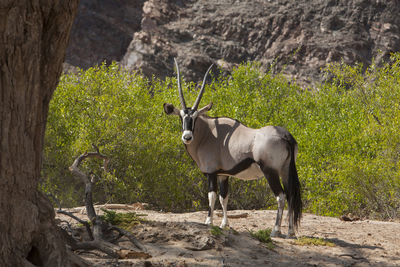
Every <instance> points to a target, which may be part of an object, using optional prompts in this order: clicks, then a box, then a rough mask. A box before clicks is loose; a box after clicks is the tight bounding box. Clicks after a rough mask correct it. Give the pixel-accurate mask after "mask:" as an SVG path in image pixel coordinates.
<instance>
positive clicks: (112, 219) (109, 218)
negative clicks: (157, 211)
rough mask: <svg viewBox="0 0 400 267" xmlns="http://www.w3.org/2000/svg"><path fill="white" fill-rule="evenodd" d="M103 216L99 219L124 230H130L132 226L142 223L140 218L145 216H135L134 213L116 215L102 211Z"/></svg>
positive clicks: (115, 213) (109, 211)
mask: <svg viewBox="0 0 400 267" xmlns="http://www.w3.org/2000/svg"><path fill="white" fill-rule="evenodd" d="M102 211H103V212H104V215H101V216H100V217H101V218H102V219H103V220H104V221H106V222H108V223H110V224H112V225H115V226H118V227H121V228H123V229H125V230H130V228H132V227H133V226H135V225H137V224H140V222H142V221H144V219H143V218H140V217H141V216H145V215H142V214H137V213H136V212H128V213H117V212H116V211H113V210H106V209H102Z"/></svg>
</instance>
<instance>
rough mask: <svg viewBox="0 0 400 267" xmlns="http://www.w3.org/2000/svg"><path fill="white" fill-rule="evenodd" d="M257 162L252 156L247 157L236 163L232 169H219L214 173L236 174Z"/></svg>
mask: <svg viewBox="0 0 400 267" xmlns="http://www.w3.org/2000/svg"><path fill="white" fill-rule="evenodd" d="M253 163H255V161H254V159H252V158H246V159H244V160H242V161H241V162H239V163H238V164H237V165H235V166H234V167H233V168H232V169H230V170H218V171H216V172H214V173H213V174H228V175H231V176H234V175H235V174H238V173H241V172H242V171H244V170H246V169H248V168H249V167H250V166H251V164H253Z"/></svg>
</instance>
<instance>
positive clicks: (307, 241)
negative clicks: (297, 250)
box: [293, 236, 336, 247]
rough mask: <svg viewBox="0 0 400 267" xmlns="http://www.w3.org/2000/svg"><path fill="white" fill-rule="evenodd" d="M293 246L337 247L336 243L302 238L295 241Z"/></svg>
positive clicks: (321, 239) (313, 238)
mask: <svg viewBox="0 0 400 267" xmlns="http://www.w3.org/2000/svg"><path fill="white" fill-rule="evenodd" d="M293 244H295V245H299V246H326V247H335V246H336V245H335V243H333V242H331V241H328V240H326V239H324V238H319V237H308V236H302V237H299V238H298V239H296V240H294V241H293Z"/></svg>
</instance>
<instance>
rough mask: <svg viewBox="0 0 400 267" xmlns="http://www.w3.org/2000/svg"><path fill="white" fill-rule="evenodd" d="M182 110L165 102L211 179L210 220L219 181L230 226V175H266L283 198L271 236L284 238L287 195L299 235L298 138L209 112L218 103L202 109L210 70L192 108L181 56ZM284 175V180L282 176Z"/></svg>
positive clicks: (188, 147) (208, 221) (291, 221)
mask: <svg viewBox="0 0 400 267" xmlns="http://www.w3.org/2000/svg"><path fill="white" fill-rule="evenodd" d="M175 65H176V72H177V80H178V90H179V98H180V102H181V105H182V107H181V109H178V108H176V107H174V105H172V104H168V103H164V111H165V113H166V114H168V115H177V116H179V117H180V119H181V122H182V142H183V143H184V145H185V147H186V150H187V152H188V153H189V155H190V156H191V157H192V159H193V160H194V161H195V162H196V164H197V166H198V167H199V169H200V170H201V172H203V173H204V175H205V176H206V177H207V178H208V188H209V189H208V191H209V192H208V200H209V211H208V216H207V219H206V221H205V223H206V224H212V223H213V211H214V204H215V200H216V198H217V181H218V184H219V187H220V189H219V201H220V203H221V206H222V210H223V218H222V223H221V226H220V227H221V228H223V227H225V226H227V225H228V216H227V204H228V178H229V177H230V176H233V177H237V178H239V179H243V180H253V179H259V178H261V177H266V178H267V180H268V183H269V186H270V187H271V189H272V192H273V193H274V194H275V196H276V198H277V202H278V212H277V216H276V222H275V226H274V229H273V230H272V233H271V236H273V237H283V235H282V234H281V222H282V214H283V209H284V207H285V198H286V199H287V201H288V217H289V230H288V237H294V236H295V228H296V229H297V227H298V225H299V222H300V218H301V213H302V201H301V193H300V182H299V178H298V176H297V170H296V164H295V160H296V155H297V142H296V140H295V139H294V138H293V136H292V135H291V134H290V133H289V132H288V131H287V130H285V129H284V128H282V127H278V126H265V127H263V128H260V129H252V128H248V127H246V126H245V125H243V124H242V123H240V122H239V121H237V120H234V119H231V118H227V117H215V118H213V117H209V116H207V115H206V112H207V111H209V110H210V109H211V107H212V103H210V104H208V105H207V106H205V107H203V108H200V109H198V106H199V104H200V100H201V98H202V96H203V93H204V89H205V83H206V79H207V75H208V73H209V72H210V69H211V67H212V65H211V66H210V68H209V69H208V70H207V72H206V74H205V75H204V79H203V84H202V86H201V89H200V92H199V94H198V96H197V99H196V101H195V103H194V104H193V107H191V108H190V107H187V106H186V103H185V99H184V97H183V92H182V85H181V78H180V72H179V66H178V63H177V61H176V59H175ZM279 177H281V180H282V184H281V181H280V179H279Z"/></svg>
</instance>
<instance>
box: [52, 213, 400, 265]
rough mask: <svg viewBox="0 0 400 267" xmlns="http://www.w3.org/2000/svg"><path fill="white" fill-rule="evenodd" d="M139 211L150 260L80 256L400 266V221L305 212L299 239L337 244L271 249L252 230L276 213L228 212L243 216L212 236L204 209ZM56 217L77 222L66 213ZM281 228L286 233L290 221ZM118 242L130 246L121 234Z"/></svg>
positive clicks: (104, 261) (139, 232)
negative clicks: (339, 216)
mask: <svg viewBox="0 0 400 267" xmlns="http://www.w3.org/2000/svg"><path fill="white" fill-rule="evenodd" d="M138 213H140V214H145V215H146V216H144V218H146V220H147V221H145V222H143V223H141V224H140V225H138V226H136V227H135V228H134V229H132V232H133V233H134V234H135V236H136V237H137V238H138V239H139V240H140V241H141V242H143V244H144V245H145V246H146V248H147V252H148V253H149V254H150V255H151V256H152V257H151V258H149V259H119V260H115V259H110V258H107V257H106V256H105V255H102V254H101V253H99V252H98V253H96V252H95V253H93V252H90V253H88V252H81V253H80V256H81V257H83V258H84V259H86V260H88V261H90V262H91V263H92V264H93V265H94V266H179V267H184V266H232V267H233V266H400V223H399V222H381V221H373V220H358V221H351V222H345V221H341V220H339V219H338V218H331V217H321V216H316V215H313V214H303V219H302V221H301V226H300V228H299V231H298V232H297V237H301V236H307V237H319V238H324V239H326V240H328V241H330V242H332V243H334V246H333V247H330V246H312V245H309V246H300V245H296V244H295V243H294V241H293V240H290V239H283V238H273V243H274V245H275V247H274V248H273V249H268V248H267V247H266V246H265V245H264V244H263V243H261V242H259V241H258V240H256V239H254V238H252V237H251V235H250V234H249V231H257V230H261V229H266V228H272V227H273V225H274V221H275V213H276V212H275V211H270V210H262V211H257V210H234V211H229V212H228V214H229V216H232V217H235V216H238V215H239V217H244V218H230V219H229V224H230V227H231V229H225V230H223V234H221V235H219V236H214V235H212V234H211V231H210V229H211V228H210V227H209V226H206V225H204V224H203V222H204V220H205V218H206V212H193V213H179V214H177V213H163V212H156V211H151V210H140V211H138ZM217 213H218V212H217ZM243 215H246V216H243ZM57 216H58V217H59V218H60V219H62V220H69V221H71V223H73V221H72V220H71V219H69V218H67V217H64V216H63V215H57ZM285 216H286V215H285ZM82 218H84V215H83V217H82ZM220 222H221V218H220V217H218V216H215V217H214V224H215V225H219V224H220ZM282 232H283V233H286V232H287V223H286V221H284V222H283V224H282ZM119 244H120V245H121V246H129V244H128V242H126V241H124V239H123V238H122V239H121V242H120V243H119Z"/></svg>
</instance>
